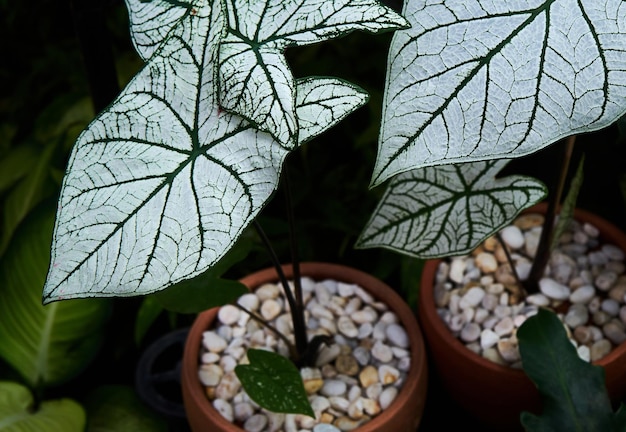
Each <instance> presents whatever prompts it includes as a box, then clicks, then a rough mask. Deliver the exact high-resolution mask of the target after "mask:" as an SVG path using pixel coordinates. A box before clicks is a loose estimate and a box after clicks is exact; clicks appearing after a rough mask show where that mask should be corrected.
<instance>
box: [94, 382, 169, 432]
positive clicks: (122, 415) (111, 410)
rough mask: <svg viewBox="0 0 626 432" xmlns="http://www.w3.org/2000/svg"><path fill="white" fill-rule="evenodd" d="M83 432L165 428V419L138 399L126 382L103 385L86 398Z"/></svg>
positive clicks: (150, 431)
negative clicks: (84, 430) (85, 417)
mask: <svg viewBox="0 0 626 432" xmlns="http://www.w3.org/2000/svg"><path fill="white" fill-rule="evenodd" d="M85 408H86V410H87V430H86V432H138V431H139V432H167V430H168V426H167V422H166V421H165V420H163V419H161V418H160V417H158V416H157V415H155V414H154V413H153V412H152V411H151V410H150V409H148V408H147V407H146V406H145V405H144V404H143V403H142V402H141V400H140V399H139V397H138V396H137V394H136V393H135V391H134V390H133V389H132V388H131V387H127V386H103V387H98V388H97V389H95V390H94V391H93V392H92V393H91V394H90V395H89V397H88V398H87V400H86V401H85Z"/></svg>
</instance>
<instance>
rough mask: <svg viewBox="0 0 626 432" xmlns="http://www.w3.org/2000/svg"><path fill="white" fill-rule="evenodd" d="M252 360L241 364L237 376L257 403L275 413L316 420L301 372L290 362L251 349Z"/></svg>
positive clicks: (262, 351)
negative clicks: (298, 415)
mask: <svg viewBox="0 0 626 432" xmlns="http://www.w3.org/2000/svg"><path fill="white" fill-rule="evenodd" d="M248 360H250V364H247V365H238V366H237V367H235V373H236V374H237V377H238V378H239V381H241V384H242V385H243V388H244V389H245V390H246V393H248V396H250V398H252V400H253V401H255V402H256V403H257V404H259V405H260V406H262V407H263V408H265V409H267V410H269V411H272V412H280V413H293V414H304V415H308V416H310V417H315V413H314V412H313V409H312V408H311V404H310V403H309V400H308V398H307V394H306V391H305V390H304V384H303V383H302V377H301V376H300V372H299V371H298V369H297V368H296V367H295V365H294V364H293V363H292V362H291V361H289V359H287V358H285V357H283V356H281V355H279V354H276V353H273V352H270V351H264V350H256V349H249V350H248Z"/></svg>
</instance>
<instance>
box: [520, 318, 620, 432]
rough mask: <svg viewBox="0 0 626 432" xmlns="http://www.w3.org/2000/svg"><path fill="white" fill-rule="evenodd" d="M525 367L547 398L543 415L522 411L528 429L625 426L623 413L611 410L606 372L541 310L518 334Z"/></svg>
mask: <svg viewBox="0 0 626 432" xmlns="http://www.w3.org/2000/svg"><path fill="white" fill-rule="evenodd" d="M517 337H518V339H519V348H520V354H521V356H522V365H523V368H524V371H525V372H526V374H527V375H528V376H529V378H530V379H531V380H532V381H533V382H534V383H535V384H536V385H537V388H538V389H539V392H540V393H541V397H542V401H543V411H542V414H541V415H540V416H536V415H534V414H530V413H528V412H525V413H522V416H521V419H522V424H523V425H524V427H525V428H526V430H529V431H554V432H557V431H607V432H617V431H623V430H626V422H625V421H624V420H625V418H624V415H623V413H622V414H620V415H615V414H613V410H612V407H611V401H610V400H609V396H608V393H607V391H606V388H605V384H604V370H603V369H602V367H600V366H595V365H592V364H590V363H588V362H586V361H584V360H582V359H581V358H580V357H578V354H577V353H576V349H575V348H574V346H573V345H572V343H571V342H570V340H569V339H568V337H567V334H566V332H565V328H564V325H563V323H562V322H561V320H559V318H558V317H557V316H556V315H555V314H554V312H552V311H548V310H546V309H539V312H538V313H537V314H536V315H534V316H532V317H530V318H528V319H527V320H526V321H525V322H524V324H522V326H521V327H520V328H519V330H518V332H517Z"/></svg>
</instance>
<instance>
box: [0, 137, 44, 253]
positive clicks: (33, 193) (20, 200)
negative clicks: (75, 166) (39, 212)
mask: <svg viewBox="0 0 626 432" xmlns="http://www.w3.org/2000/svg"><path fill="white" fill-rule="evenodd" d="M55 149H56V145H55V143H50V144H49V145H47V146H45V147H44V148H43V151H41V154H38V155H37V156H36V157H35V158H34V159H32V160H30V161H28V163H27V164H26V166H27V167H28V171H27V173H26V174H25V175H24V176H23V177H22V178H21V179H20V180H19V181H18V183H17V184H16V185H14V187H13V188H11V190H10V192H9V193H8V194H7V196H6V198H5V200H4V203H3V210H2V213H3V214H2V216H3V220H2V222H3V223H2V228H3V229H2V236H1V239H0V255H1V254H2V253H3V252H4V251H5V249H6V248H7V246H8V245H9V242H10V240H11V237H12V236H13V233H14V231H15V229H16V228H17V226H18V225H19V224H20V223H21V222H22V220H23V219H24V218H25V217H26V215H27V214H28V212H30V211H31V210H32V209H33V208H34V207H35V206H36V205H37V204H39V203H40V202H41V201H42V200H44V199H45V198H46V196H47V195H50V194H51V192H53V191H56V188H49V186H50V185H49V173H50V160H51V158H52V156H53V154H54V151H55ZM24 162H26V161H24ZM51 189H52V190H51Z"/></svg>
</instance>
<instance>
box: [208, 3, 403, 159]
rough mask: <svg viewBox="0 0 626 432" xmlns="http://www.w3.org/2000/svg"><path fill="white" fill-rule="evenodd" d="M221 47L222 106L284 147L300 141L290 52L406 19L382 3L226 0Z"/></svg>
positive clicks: (400, 23)
mask: <svg viewBox="0 0 626 432" xmlns="http://www.w3.org/2000/svg"><path fill="white" fill-rule="evenodd" d="M226 10H227V11H228V26H227V27H228V30H227V34H226V36H225V37H224V39H223V40H222V42H221V44H220V54H219V63H220V66H219V85H220V93H219V95H220V105H221V106H223V107H224V108H225V109H227V110H229V111H231V112H234V113H236V114H239V115H241V116H242V117H244V118H246V119H248V120H249V121H251V122H252V123H254V124H255V125H256V127H257V128H259V129H260V130H263V131H266V132H268V133H270V134H271V135H272V136H273V137H274V138H275V139H276V140H277V141H278V142H279V143H281V144H282V145H284V146H285V147H287V148H293V147H294V146H295V145H296V144H297V142H298V131H299V129H298V116H297V115H296V109H295V108H296V104H295V103H296V87H295V81H294V78H293V76H292V74H291V70H290V69H289V66H288V64H287V60H286V58H285V55H284V51H285V49H286V48H287V47H290V46H302V45H308V44H311V43H316V42H319V41H322V40H326V39H330V38H336V37H339V36H342V35H344V34H346V33H349V32H351V31H354V30H364V31H369V32H380V31H384V30H393V29H397V28H401V27H403V26H405V25H406V24H407V23H406V20H405V19H404V18H402V17H401V16H400V15H398V14H397V13H395V12H394V11H393V10H391V9H389V8H387V7H384V6H382V5H380V4H379V3H378V2H377V1H376V0H340V1H328V0H307V1H303V0H279V1H277V0H258V1H249V0H226Z"/></svg>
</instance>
